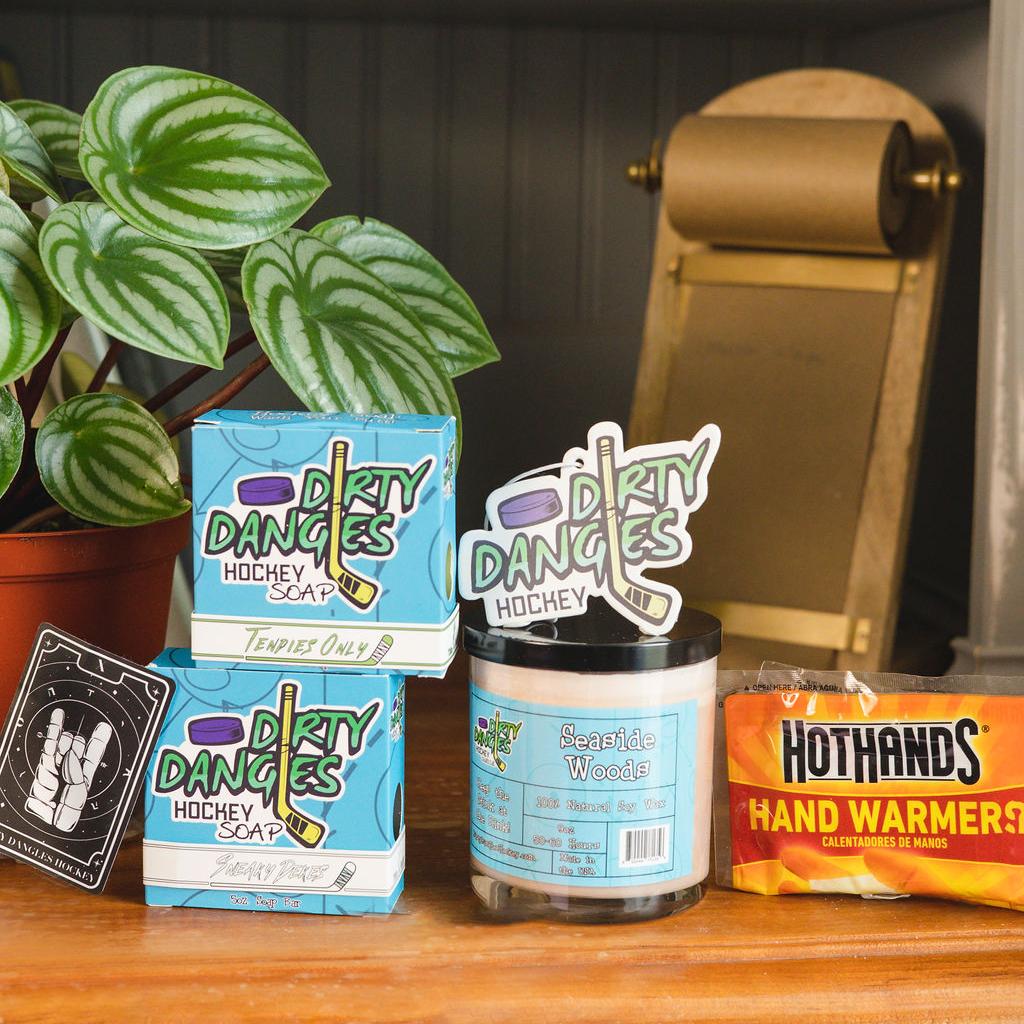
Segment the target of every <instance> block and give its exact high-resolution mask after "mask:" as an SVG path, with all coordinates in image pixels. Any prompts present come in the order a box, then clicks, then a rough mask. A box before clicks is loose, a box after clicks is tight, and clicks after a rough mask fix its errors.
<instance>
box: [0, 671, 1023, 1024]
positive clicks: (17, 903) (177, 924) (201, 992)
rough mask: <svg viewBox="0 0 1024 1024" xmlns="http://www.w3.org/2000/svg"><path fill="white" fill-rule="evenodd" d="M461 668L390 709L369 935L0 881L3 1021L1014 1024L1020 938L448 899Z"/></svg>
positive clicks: (340, 926)
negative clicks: (401, 855) (636, 920)
mask: <svg viewBox="0 0 1024 1024" xmlns="http://www.w3.org/2000/svg"><path fill="white" fill-rule="evenodd" d="M465 678H466V677H465V668H464V666H461V665H460V666H459V667H457V668H456V669H453V671H452V672H451V673H450V678H449V681H447V682H444V683H437V682H428V681H419V680H415V681H412V682H411V683H410V690H409V733H408V744H409V746H408V749H409V763H408V768H407V775H408V804H407V807H408V821H409V832H408V839H409V869H408V876H407V889H406V894H405V896H404V897H403V899H402V902H401V904H400V911H401V912H400V913H397V914H395V915H393V916H391V917H383V918H336V917H312V916H300V915H283V914H277V915H270V914H265V913H254V912H245V911H237V912H236V911H220V910H189V909H183V908H147V907H146V906H144V905H143V903H142V883H141V878H140V857H141V851H140V848H139V844H138V843H137V842H136V843H134V844H132V845H130V846H128V847H127V848H126V849H124V850H123V851H122V853H121V855H120V857H119V859H118V863H117V865H116V867H115V871H114V874H113V876H112V877H111V881H110V883H109V885H108V889H107V892H106V893H105V894H103V895H101V896H88V895H86V894H83V893H79V892H78V891H77V890H73V889H71V888H69V887H64V886H61V885H60V884H57V883H54V882H52V881H51V880H49V879H47V878H45V877H43V876H42V875H39V874H37V873H36V872H34V871H32V870H31V869H30V868H27V867H24V866H21V865H18V864H15V863H14V862H12V861H0V908H2V909H0V950H2V954H0V1019H2V1020H3V1021H8V1022H10V1021H58V1020H59V1021H64V1020H66V1019H68V1018H69V1017H73V1018H74V1019H75V1020H76V1021H86V1022H87V1021H113V1020H117V1021H133V1020H170V1019H173V1020H175V1021H179V1020H180V1021H192V1020H196V1021H199V1020H204V1021H211V1020H245V1021H262V1020H302V1021H320V1020H330V1021H346V1022H350V1024H361V1022H371V1021H372V1022H382V1024H391V1022H405V1021H430V1022H433V1021H462V1020H484V1019H486V1020H487V1021H489V1022H490V1021H493V1022H502V1021H517V1022H524V1024H532V1022H549V1021H556V1020H572V1021H577V1020H578V1021H599V1022H617V1024H631V1022H637V1024H651V1022H652V1021H674V1020H686V1021H716V1022H727V1021H749V1022H757V1024H771V1022H774V1021H780V1020H785V1019H792V1016H793V1015H795V1014H797V1013H798V1014H799V1019H800V1020H801V1021H802V1022H818V1021H822V1022H824V1021H843V1022H844V1024H858V1022H868V1021H885V1022H887V1024H897V1022H901V1021H913V1022H915V1024H930V1022H940V1021H942V1022H953V1021H971V1022H989V1021H1017V1020H1020V1006H1021V1004H1022V1002H1024V981H1022V979H1024V918H1022V917H1020V916H1018V915H1017V914H1014V913H1012V912H1009V911H1000V910H994V909H989V908H983V907H971V906H960V905H956V904H944V903H940V902H937V901H932V900H916V901H915V900H900V901H895V902H884V901H863V900H858V899H854V898H852V897H806V898H804V897H761V896H752V895H747V894H743V893H736V892H729V891H725V890H721V889H717V888H712V889H711V891H710V892H709V894H708V896H707V898H706V899H705V900H704V901H703V902H702V903H701V904H699V905H698V906H697V907H696V908H694V909H693V910H690V911H687V912H684V913H682V914H680V915H677V916H676V917H672V918H667V919H664V920H661V921H655V922H651V923H648V924H640V925H625V926H592V927H581V926H567V925H560V924H555V923H520V924H509V925H507V924H500V923H493V922H491V921H488V920H487V919H486V918H485V917H484V916H483V914H482V912H481V911H480V910H479V909H478V908H477V904H476V900H475V897H474V896H473V895H472V893H471V892H470V889H469V885H468V881H467V868H468V864H467V850H468V846H467V835H466V821H467V762H468V752H467V748H466V740H465V737H466V729H465V722H466V714H467V712H466V699H465V698H466V695H465V691H466V685H465Z"/></svg>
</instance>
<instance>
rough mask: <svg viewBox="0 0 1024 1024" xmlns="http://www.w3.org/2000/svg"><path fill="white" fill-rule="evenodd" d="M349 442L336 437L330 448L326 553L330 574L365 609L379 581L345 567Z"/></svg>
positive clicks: (344, 594)
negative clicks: (343, 537)
mask: <svg viewBox="0 0 1024 1024" xmlns="http://www.w3.org/2000/svg"><path fill="white" fill-rule="evenodd" d="M347 464H348V442H347V441H340V440H336V441H335V442H334V444H333V446H332V448H331V522H330V527H331V529H330V539H329V542H328V543H329V546H328V553H327V574H328V575H329V576H330V577H331V579H332V580H334V582H335V583H337V584H338V592H339V594H340V595H341V596H342V597H343V598H344V599H345V600H346V601H348V602H349V603H350V604H352V605H354V606H355V607H356V608H358V609H360V610H361V611H366V609H367V608H369V607H370V605H372V604H373V602H374V601H376V600H377V595H378V594H379V593H380V584H379V583H377V582H376V581H375V580H368V579H367V578H366V577H365V576H360V575H359V573H356V572H353V571H352V570H351V569H348V568H346V567H345V564H344V562H343V561H342V546H341V524H342V520H343V518H344V507H343V503H344V499H345V469H346V466H347Z"/></svg>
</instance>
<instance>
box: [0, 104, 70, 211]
mask: <svg viewBox="0 0 1024 1024" xmlns="http://www.w3.org/2000/svg"><path fill="white" fill-rule="evenodd" d="M0 158H2V159H3V162H4V164H5V166H6V167H7V173H8V174H9V175H10V178H11V186H12V187H11V192H12V194H13V195H14V197H15V198H16V199H20V200H22V201H24V202H34V201H35V200H36V199H41V198H42V196H43V194H44V193H45V194H46V195H48V196H49V197H50V198H51V199H55V200H56V201H57V202H58V203H62V202H63V201H64V186H63V185H62V184H61V183H60V178H59V177H58V176H57V170H56V168H55V167H54V166H53V162H52V161H51V160H50V158H49V156H47V153H46V150H45V149H43V144H42V143H41V142H40V141H39V140H38V139H37V138H36V137H35V136H34V135H33V134H32V129H31V128H29V126H28V125H27V124H25V122H24V121H23V120H22V119H21V118H20V117H18V115H17V114H16V113H15V112H14V111H13V110H11V108H10V107H9V106H8V105H7V104H6V103H0Z"/></svg>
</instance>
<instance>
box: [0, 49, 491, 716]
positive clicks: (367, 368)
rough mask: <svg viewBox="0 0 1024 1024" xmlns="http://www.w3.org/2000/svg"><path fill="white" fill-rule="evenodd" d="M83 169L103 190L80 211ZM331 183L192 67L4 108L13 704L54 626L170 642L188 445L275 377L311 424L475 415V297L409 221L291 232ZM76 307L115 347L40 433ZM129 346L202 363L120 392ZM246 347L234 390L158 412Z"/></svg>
mask: <svg viewBox="0 0 1024 1024" xmlns="http://www.w3.org/2000/svg"><path fill="white" fill-rule="evenodd" d="M65 179H70V180H72V181H78V182H84V183H86V187H84V188H81V187H79V189H78V191H76V192H75V193H74V194H73V195H72V196H71V198H70V200H69V199H68V192H67V191H66V184H65ZM328 184H329V182H328V180H327V177H326V175H325V174H324V170H323V168H322V166H321V165H320V162H319V160H318V159H317V157H316V155H315V154H314V153H313V151H312V150H311V149H310V147H309V145H308V144H307V143H306V141H305V140H304V139H303V138H302V136H301V135H300V134H299V133H298V132H297V131H296V130H295V128H294V127H292V125H290V124H289V123H288V122H287V121H286V120H285V119H284V118H283V117H282V116H281V115H280V114H279V113H277V112H276V111H275V110H273V109H272V108H271V107H269V106H268V105H267V104H266V103H264V102H263V101H262V100H260V99H258V98H257V97H256V96H253V95H252V94H250V93H248V92H246V91H245V90H243V89H240V88H238V87H237V86H235V85H232V84H231V83H229V82H225V81H222V80H220V79H217V78H212V77H210V76H208V75H202V74H197V73H195V72H192V71H184V70H180V69H175V68H164V67H136V68H128V69H126V70H124V71H120V72H118V73H117V74H115V75H113V76H111V77H110V78H108V79H107V80H106V81H105V82H104V83H103V84H102V85H101V86H100V88H99V90H98V91H97V93H96V95H95V96H94V97H93V99H92V101H91V102H90V103H89V105H88V106H87V107H86V110H85V112H84V114H83V115H82V116H79V115H78V114H76V113H74V112H72V111H70V110H66V109H64V108H62V107H59V106H56V105H54V104H50V103H42V102H38V101H34V100H16V101H13V102H11V103H10V104H0V255H2V257H3V258H2V259H0V530H3V531H5V532H3V533H2V534H0V616H2V619H3V622H4V625H5V627H6V631H7V636H6V637H5V644H4V648H3V649H4V654H3V657H2V658H0V706H3V705H5V704H6V701H5V700H4V694H5V691H6V693H7V694H8V695H9V693H10V691H11V690H12V689H13V686H14V682H15V679H16V677H17V674H18V670H19V668H20V665H21V663H22V661H23V660H24V657H25V655H26V653H27V650H28V648H29V645H30V642H31V639H32V636H33V634H34V632H35V629H36V627H37V625H38V623H39V622H40V621H41V620H42V619H47V618H48V619H50V620H51V621H55V622H57V624H59V625H62V626H64V627H66V628H68V629H70V630H72V631H76V632H79V633H81V634H83V635H84V636H86V637H87V638H88V639H91V640H94V641H96V642H99V643H104V644H107V645H109V646H111V647H113V648H115V649H117V650H119V651H122V652H124V653H126V654H129V655H133V656H135V657H137V658H146V657H149V656H151V655H152V654H154V653H155V652H156V650H157V649H159V647H160V646H161V644H162V641H163V632H164V628H165V623H166V617H167V608H168V601H169V584H170V578H171V570H172V566H173V561H174V556H175V554H176V553H177V552H178V551H179V550H180V549H181V548H182V547H184V545H185V543H186V541H187V536H188V522H187V521H188V516H187V511H188V509H189V505H190V503H189V500H188V498H187V494H186V491H187V481H185V482H183V481H182V479H181V477H180V473H179V469H178V460H177V456H176V453H175V450H174V447H173V443H172V441H173V439H174V438H176V436H177V435H178V434H180V433H181V432H182V431H184V430H186V429H187V428H188V427H189V426H190V425H191V424H192V422H193V420H194V419H195V418H196V416H198V415H200V414H201V413H202V412H204V411H206V410H208V409H210V408H213V407H215V406H217V405H221V404H224V403H226V402H227V401H228V400H229V399H231V398H233V397H234V396H235V395H237V394H238V393H239V392H240V391H241V390H242V388H244V387H245V386H246V384H248V383H249V382H250V381H251V380H253V379H254V378H255V377H256V376H258V375H259V374H260V373H261V372H262V371H263V370H264V369H266V367H267V366H268V365H273V366H274V367H275V369H276V370H277V371H278V373H280V375H281V376H282V377H283V378H284V380H285V381H286V382H287V384H288V385H289V386H290V387H291V389H292V391H294V393H295V395H296V396H297V398H298V399H299V401H301V402H302V403H303V404H304V405H305V406H306V407H307V408H308V409H310V410H313V411H336V410H344V411H350V412H358V413H369V412H423V413H451V414H454V415H455V416H456V417H458V416H459V406H458V400H457V398H456V395H455V390H454V387H453V385H452V378H454V377H456V376H458V375H459V374H462V373H465V372H467V371H469V370H472V369H474V368H476V367H478V366H482V365H484V364H485V363H488V362H491V361H493V360H495V359H497V358H498V353H497V350H496V349H495V346H494V343H493V341H492V340H491V337H490V335H489V334H488V332H487V328H486V327H485V326H484V323H483V321H482V319H481V317H480V315H479V313H478V312H477V310H476V307H475V306H474V305H473V303H472V301H471V300H470V299H469V297H468V296H467V295H466V293H465V292H464V291H463V290H462V289H461V288H460V287H459V286H458V285H457V284H456V283H455V281H454V280H452V278H451V277H450V275H449V274H448V273H447V271H446V270H445V269H444V267H442V266H441V264H440V263H439V262H438V261H437V260H436V259H435V258H434V257H433V256H431V255H430V254H429V253H428V252H427V251H426V250H424V249H423V248H422V247H421V246H419V245H418V244H417V243H416V242H414V241H413V240H412V239H410V238H408V237H407V236H406V235H404V234H402V233H401V232H400V231H397V230H396V229H394V228H391V227H389V226H387V225H386V224H382V223H379V222H377V221H374V220H370V219H367V220H365V221H361V220H360V219H359V218H357V217H337V218H333V219H331V220H327V221H325V222H323V223H321V224H318V225H316V226H315V227H313V228H312V229H310V230H309V231H303V230H299V229H297V228H295V227H294V224H295V222H296V221H297V220H298V218H300V217H301V216H302V215H303V214H304V213H305V212H306V211H307V210H308V209H309V208H310V207H311V206H312V205H313V203H314V202H315V201H316V200H317V198H318V197H319V196H320V195H321V194H322V193H323V192H324V190H325V189H326V188H327V186H328ZM43 197H49V199H51V200H52V201H53V203H54V204H56V205H55V207H54V208H53V209H52V210H51V212H50V213H49V215H48V216H47V217H46V218H45V220H40V218H38V217H37V216H36V215H35V214H33V213H32V212H31V211H30V206H31V204H32V203H33V202H35V201H37V200H39V199H42V198H43ZM79 316H82V317H85V318H86V319H88V320H89V321H91V322H92V323H93V324H95V325H96V326H98V327H99V328H101V329H102V330H103V331H104V332H106V334H107V335H108V336H109V338H110V343H109V349H108V350H107V353H106V355H105V357H104V358H103V360H102V361H101V362H100V364H99V366H98V367H96V369H95V371H94V372H92V373H91V375H89V374H88V373H87V374H86V377H87V378H88V379H85V378H83V376H82V374H81V372H79V373H77V374H75V373H69V372H67V371H68V365H67V364H65V374H64V381H65V385H66V391H68V392H75V391H76V390H77V391H80V393H70V394H69V393H65V395H64V400H63V401H62V402H61V403H60V404H59V405H57V406H56V407H55V408H54V409H52V411H50V412H49V413H48V414H47V415H46V416H45V418H42V420H41V422H39V423H38V426H36V427H34V426H33V422H34V420H39V416H38V415H37V410H38V407H39V403H40V399H41V397H42V396H43V394H44V392H45V390H46V386H47V382H48V380H49V379H50V377H51V374H53V373H55V372H58V369H57V368H58V367H59V360H60V356H61V348H62V346H63V344H64V341H65V339H66V338H67V335H68V331H69V329H70V327H71V324H72V323H73V322H74V320H75V319H77V318H78V317H79ZM243 317H244V318H245V321H247V327H245V328H244V329H242V330H241V331H240V332H239V333H237V335H236V337H235V338H234V339H233V340H232V339H231V337H230V335H231V333H232V323H233V322H234V323H238V322H239V319H240V318H243ZM126 345H129V346H134V347H136V348H140V349H144V350H145V351H147V352H151V353H155V354H156V355H160V356H163V357H165V358H168V359H174V360H180V361H181V362H184V363H187V364H189V368H188V369H186V370H185V371H184V372H183V373H182V374H181V375H180V376H179V377H178V378H176V379H175V380H174V381H172V383H171V384H169V385H168V386H167V387H165V388H164V389H163V390H161V391H160V392H159V393H158V394H156V395H152V396H150V397H149V398H148V399H138V398H134V397H132V396H131V395H130V394H125V393H124V389H120V388H113V387H112V386H111V385H108V384H107V377H108V375H109V373H110V371H111V369H112V368H113V366H114V364H115V363H116V360H117V357H118V353H119V352H120V351H121V350H122V348H123V347H124V346H126ZM243 349H251V350H252V351H253V353H255V354H254V357H253V359H252V360H251V361H250V362H249V363H248V365H247V366H245V368H244V369H242V370H241V371H240V372H239V373H237V374H236V375H235V376H234V377H233V378H232V379H231V380H230V381H228V382H227V383H226V384H224V385H223V386H221V387H219V388H218V389H217V390H216V391H214V392H213V393H212V394H210V395H208V396H207V397H206V398H205V399H204V400H203V401H201V402H199V403H197V404H196V405H194V406H193V407H192V408H190V409H188V410H187V411H185V412H183V413H180V414H179V415H176V416H174V417H173V418H171V419H169V420H167V419H163V421H161V419H160V418H158V417H160V416H162V410H163V408H164V406H165V405H166V404H167V403H168V402H169V401H170V400H171V399H172V398H174V397H175V396H177V395H178V394H180V393H181V392H182V391H184V390H185V389H186V388H187V387H191V386H192V385H194V384H196V383H197V382H198V381H200V380H201V379H202V377H203V376H204V375H205V374H206V373H208V372H209V371H210V370H211V369H219V368H221V367H222V366H223V364H224V359H225V357H226V356H228V355H233V354H235V353H237V352H240V351H242V350H243ZM76 379H77V381H78V384H77V385H76V384H75V383H74V382H75V380H76ZM69 382H70V383H69ZM460 436H461V425H460Z"/></svg>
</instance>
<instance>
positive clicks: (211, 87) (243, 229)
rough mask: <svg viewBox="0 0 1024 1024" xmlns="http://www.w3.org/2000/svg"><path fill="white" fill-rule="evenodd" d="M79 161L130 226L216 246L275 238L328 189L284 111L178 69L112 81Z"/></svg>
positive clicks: (96, 103) (103, 90)
mask: <svg viewBox="0 0 1024 1024" xmlns="http://www.w3.org/2000/svg"><path fill="white" fill-rule="evenodd" d="M79 159H80V161H81V164H82V170H83V171H84V172H85V176H86V178H87V179H88V180H89V182H90V183H91V184H92V185H93V186H94V187H95V189H96V191H97V192H99V194H100V195H101V196H102V197H103V198H104V200H105V201H106V202H107V203H108V205H109V206H110V207H111V208H112V209H114V210H116V211H117V212H118V213H119V214H120V215H121V216H122V217H123V218H124V219H125V220H126V221H128V223H129V224H133V225H135V227H137V228H139V229H140V230H142V231H145V232H147V233H148V234H151V235H154V236H155V237H157V238H163V239H166V240H167V241H169V242H178V243H180V244H182V245H191V246H196V247H204V248H208V249H231V248H235V247H237V246H240V245H248V244H250V243H252V242H258V241H261V240H263V239H265V238H270V237H272V236H273V235H276V234H277V233H278V232H279V231H281V230H282V229H283V228H286V227H288V226H289V225H290V224H292V223H294V222H295V220H297V219H298V218H299V217H300V216H301V215H302V214H303V213H305V211H306V210H308V209H309V207H310V206H312V204H313V203H314V202H315V201H316V199H317V197H318V196H319V195H320V194H321V193H322V192H323V190H324V189H325V188H326V187H327V185H328V184H329V182H328V180H327V176H326V175H325V174H324V169H323V167H321V166H320V161H319V160H317V158H316V155H315V154H314V153H313V151H312V150H311V149H310V148H309V146H308V145H307V143H306V141H305V140H304V139H303V138H302V136H301V135H300V134H299V133H298V132H297V131H296V130H295V129H294V128H293V127H292V126H291V125H290V124H289V123H288V122H287V121H286V120H285V119H284V118H283V117H282V116H281V115H280V114H279V113H277V111H276V110H274V109H273V108H272V107H270V106H268V105H267V104H266V103H264V102H263V101H262V100H261V99H258V98H257V97H256V96H253V95H252V94H251V93H248V92H246V91H245V90H244V89H240V88H238V86H236V85H232V84H231V83H230V82H224V81H222V80H221V79H219V78H211V77H210V76H209V75H201V74H198V73H197V72H194V71H181V70H178V69H176V68H163V67H141V68H128V69H127V70H125V71H119V72H118V73H117V74H115V75H112V76H111V77H110V78H108V79H107V80H106V81H105V82H104V83H103V84H102V85H101V86H100V87H99V90H98V91H97V93H96V95H95V96H94V97H93V100H92V102H91V103H90V104H89V106H88V107H87V108H86V111H85V115H84V118H83V122H82V140H81V149H80V151H79Z"/></svg>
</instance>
